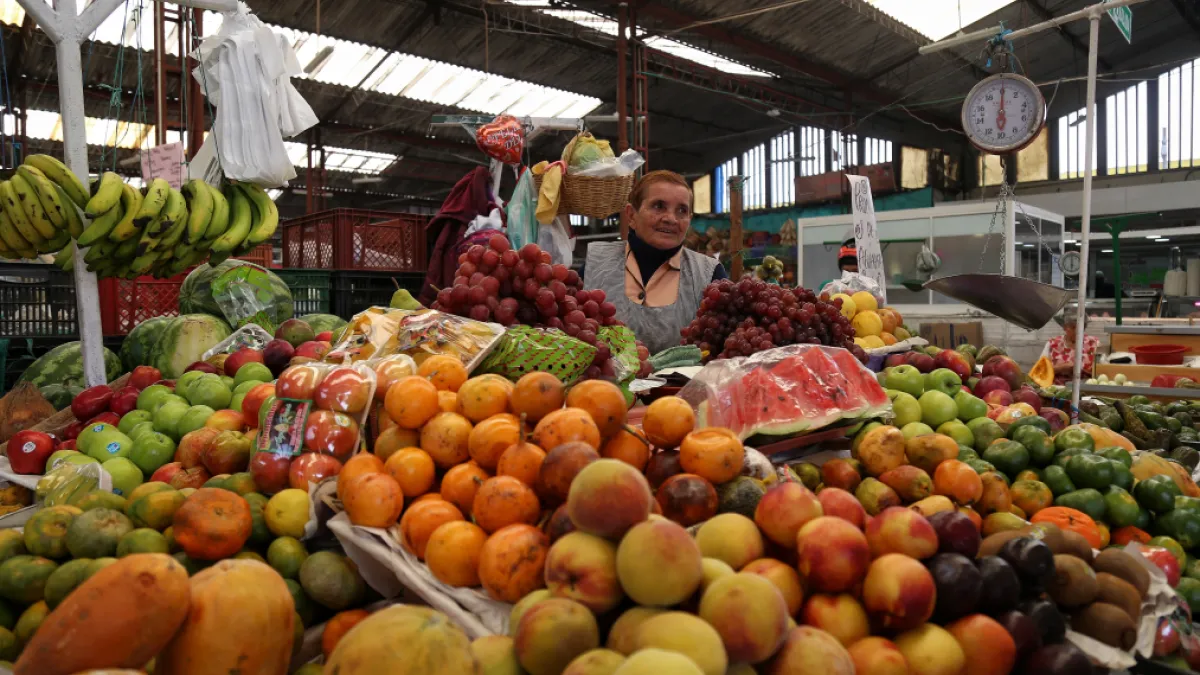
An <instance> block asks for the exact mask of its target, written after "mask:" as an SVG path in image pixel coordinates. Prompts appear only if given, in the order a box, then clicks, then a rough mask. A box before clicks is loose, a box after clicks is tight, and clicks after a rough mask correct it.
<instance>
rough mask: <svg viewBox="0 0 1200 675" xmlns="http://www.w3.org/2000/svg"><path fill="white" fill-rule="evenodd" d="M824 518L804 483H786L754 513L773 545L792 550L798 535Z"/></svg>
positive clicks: (761, 528) (769, 494)
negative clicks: (807, 524)
mask: <svg viewBox="0 0 1200 675" xmlns="http://www.w3.org/2000/svg"><path fill="white" fill-rule="evenodd" d="M823 515H825V511H824V509H822V508H821V502H820V501H819V500H818V499H817V496H816V495H814V494H813V493H812V491H811V490H809V489H808V488H806V487H804V485H803V484H802V483H797V482H795V481H787V482H785V483H780V484H779V485H776V486H774V487H772V488H771V489H770V490H767V493H766V494H765V495H763V497H762V499H760V500H759V501H758V508H756V509H755V510H754V522H755V524H757V525H758V528H759V529H760V530H762V531H763V534H765V535H767V538H768V539H770V540H771V541H773V542H775V543H776V544H779V545H780V546H786V547H788V548H791V547H793V546H795V545H796V533H797V532H799V531H800V528H801V527H803V526H804V524H805V523H807V522H808V521H810V520H812V519H813V518H819V517H821V516H823Z"/></svg>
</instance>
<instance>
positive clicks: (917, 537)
mask: <svg viewBox="0 0 1200 675" xmlns="http://www.w3.org/2000/svg"><path fill="white" fill-rule="evenodd" d="M867 543H868V544H870V546H871V556H872V557H875V558H878V557H879V556H881V555H884V554H885V553H903V554H904V555H907V556H909V557H912V558H917V559H918V560H922V559H925V558H928V557H929V556H931V555H933V554H934V553H937V551H938V538H937V532H935V531H934V529H933V525H930V524H929V521H928V520H926V519H925V516H923V515H921V514H919V513H917V512H916V511H913V510H912V509H907V508H904V507H903V506H893V507H891V508H887V509H884V510H883V513H880V514H879V515H878V516H876V517H874V518H872V519H871V522H870V524H868V525H867Z"/></svg>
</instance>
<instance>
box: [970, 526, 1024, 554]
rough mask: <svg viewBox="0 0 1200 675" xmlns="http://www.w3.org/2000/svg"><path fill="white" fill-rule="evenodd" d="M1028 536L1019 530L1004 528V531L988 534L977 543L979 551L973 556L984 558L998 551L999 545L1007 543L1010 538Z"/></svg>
mask: <svg viewBox="0 0 1200 675" xmlns="http://www.w3.org/2000/svg"><path fill="white" fill-rule="evenodd" d="M1028 536H1029V535H1028V534H1026V533H1024V532H1022V531H1021V530H1006V531H1004V532H997V533H996V534H992V535H988V536H987V537H985V538H984V540H983V542H982V543H981V544H979V553H978V554H976V556H975V557H977V558H986V557H987V556H990V555H996V554H997V553H999V552H1000V547H1001V546H1004V545H1005V544H1007V543H1008V542H1009V541H1010V540H1012V539H1019V538H1020V537H1028Z"/></svg>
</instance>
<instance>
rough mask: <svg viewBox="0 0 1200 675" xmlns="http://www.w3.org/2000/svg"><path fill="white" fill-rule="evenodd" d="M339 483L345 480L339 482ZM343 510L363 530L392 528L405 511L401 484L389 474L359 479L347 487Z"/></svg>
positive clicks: (355, 479) (377, 474)
mask: <svg viewBox="0 0 1200 675" xmlns="http://www.w3.org/2000/svg"><path fill="white" fill-rule="evenodd" d="M338 482H339V483H340V482H341V479H340V478H339V481H338ZM345 494H346V496H345V497H344V498H343V499H342V506H344V507H345V508H346V514H347V515H348V516H350V522H352V523H354V524H355V525H362V526H363V527H388V526H390V525H392V524H393V523H395V522H396V519H397V518H399V517H400V512H401V511H403V510H404V493H403V492H401V491H400V484H399V483H397V482H396V479H395V478H392V477H391V476H389V475H388V474H386V473H367V474H362V475H359V476H355V477H354V478H352V479H351V480H350V481H349V482H348V483H347V484H346V492H345Z"/></svg>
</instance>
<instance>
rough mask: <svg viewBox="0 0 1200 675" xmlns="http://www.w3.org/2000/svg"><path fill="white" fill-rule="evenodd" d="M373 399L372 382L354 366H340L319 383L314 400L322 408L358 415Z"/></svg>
mask: <svg viewBox="0 0 1200 675" xmlns="http://www.w3.org/2000/svg"><path fill="white" fill-rule="evenodd" d="M370 400H371V382H370V380H368V379H367V378H366V376H365V375H363V374H362V373H360V372H358V371H357V370H355V369H353V368H338V369H336V370H334V371H333V372H332V373H329V374H328V375H326V376H325V379H324V380H322V381H321V384H319V385H317V391H316V394H315V395H314V396H313V402H314V403H316V405H317V407H318V408H320V409H322V410H332V411H334V412H343V413H347V414H350V415H358V414H359V413H361V412H362V411H363V410H365V409H366V407H367V403H369V402H370Z"/></svg>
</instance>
